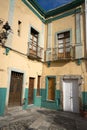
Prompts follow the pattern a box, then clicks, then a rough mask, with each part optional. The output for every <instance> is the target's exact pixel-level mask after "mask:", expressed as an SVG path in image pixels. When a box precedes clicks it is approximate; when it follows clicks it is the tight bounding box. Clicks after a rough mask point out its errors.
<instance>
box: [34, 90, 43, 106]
mask: <svg viewBox="0 0 87 130" xmlns="http://www.w3.org/2000/svg"><path fill="white" fill-rule="evenodd" d="M40 93H41V91H40ZM36 94H37V89H34V105H35V106H38V107H41V96H37V95H36Z"/></svg>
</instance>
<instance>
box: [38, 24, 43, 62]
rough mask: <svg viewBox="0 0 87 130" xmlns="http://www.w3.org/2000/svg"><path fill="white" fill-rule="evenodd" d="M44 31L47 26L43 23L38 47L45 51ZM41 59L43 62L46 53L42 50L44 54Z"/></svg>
mask: <svg viewBox="0 0 87 130" xmlns="http://www.w3.org/2000/svg"><path fill="white" fill-rule="evenodd" d="M44 30H45V26H44V24H43V23H42V29H41V32H40V33H39V36H38V45H39V46H40V47H41V48H42V49H44ZM41 57H42V61H43V60H44V51H43V50H42V54H41Z"/></svg>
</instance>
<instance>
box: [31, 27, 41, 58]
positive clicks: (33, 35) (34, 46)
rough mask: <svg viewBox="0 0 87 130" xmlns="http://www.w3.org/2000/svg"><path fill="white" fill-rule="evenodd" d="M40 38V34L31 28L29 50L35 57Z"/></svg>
mask: <svg viewBox="0 0 87 130" xmlns="http://www.w3.org/2000/svg"><path fill="white" fill-rule="evenodd" d="M38 36H39V33H38V32H37V31H36V30H35V29H34V28H32V27H31V32H30V43H29V49H30V53H32V54H33V55H37V47H38Z"/></svg>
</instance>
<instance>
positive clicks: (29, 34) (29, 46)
mask: <svg viewBox="0 0 87 130" xmlns="http://www.w3.org/2000/svg"><path fill="white" fill-rule="evenodd" d="M30 38H31V26H30V25H29V32H28V43H27V44H28V48H27V54H28V55H29V48H31V40H30Z"/></svg>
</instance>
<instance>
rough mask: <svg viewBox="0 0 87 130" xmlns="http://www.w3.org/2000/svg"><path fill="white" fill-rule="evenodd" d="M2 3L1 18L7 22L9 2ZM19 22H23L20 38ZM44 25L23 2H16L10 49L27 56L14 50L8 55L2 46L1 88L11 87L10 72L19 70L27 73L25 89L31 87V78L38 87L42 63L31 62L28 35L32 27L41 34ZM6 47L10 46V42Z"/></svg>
mask: <svg viewBox="0 0 87 130" xmlns="http://www.w3.org/2000/svg"><path fill="white" fill-rule="evenodd" d="M0 2H2V4H1V5H3V6H0V17H1V18H2V19H4V20H5V21H7V19H8V10H9V1H8V0H7V1H5V2H4V1H1V0H0ZM1 7H2V8H1ZM4 9H5V10H7V11H5V10H4ZM18 20H20V21H21V22H22V24H21V35H20V36H18ZM42 24H43V23H42V22H41V21H40V19H39V18H38V17H37V16H36V15H35V14H34V13H33V12H32V11H31V10H30V9H29V8H28V7H27V6H26V5H25V4H24V3H23V2H22V1H21V0H16V4H15V9H14V15H13V23H12V26H11V28H12V32H13V33H11V36H12V39H11V44H10V47H11V48H12V49H14V50H17V51H18V52H21V53H23V54H25V55H26V56H24V55H21V54H20V53H16V52H15V51H12V50H10V51H9V53H8V55H6V54H5V48H2V47H1V46H0V60H1V64H0V87H5V88H6V87H9V77H10V75H9V70H15V71H17V70H18V71H20V72H24V73H25V75H26V77H25V84H24V87H28V86H29V77H34V78H35V83H34V86H35V87H37V76H38V75H42V63H41V62H38V61H36V60H30V59H29V58H28V57H27V50H28V37H29V36H28V35H29V28H30V26H32V27H33V28H35V29H36V30H37V31H38V32H41V31H42ZM6 46H8V42H7V43H6ZM38 68H39V69H38Z"/></svg>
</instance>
